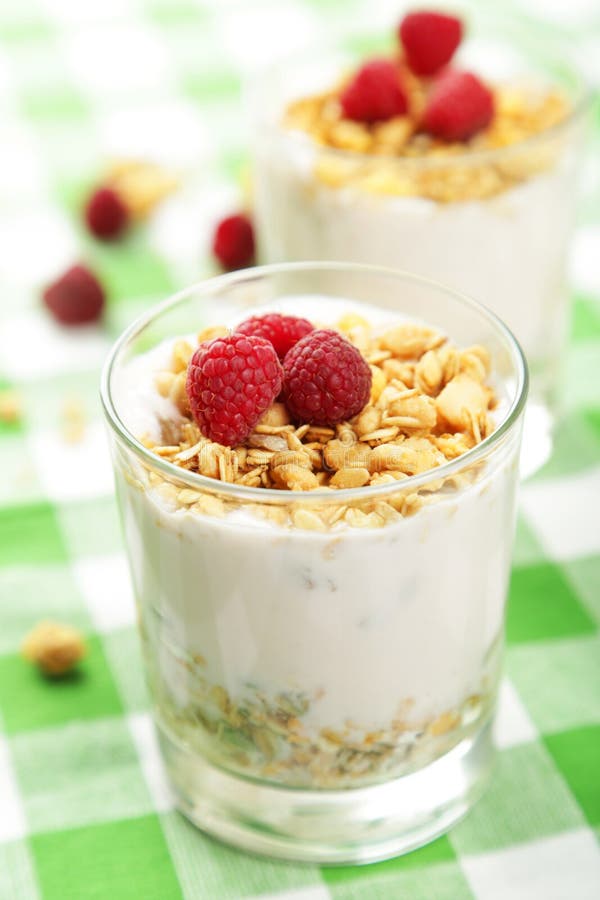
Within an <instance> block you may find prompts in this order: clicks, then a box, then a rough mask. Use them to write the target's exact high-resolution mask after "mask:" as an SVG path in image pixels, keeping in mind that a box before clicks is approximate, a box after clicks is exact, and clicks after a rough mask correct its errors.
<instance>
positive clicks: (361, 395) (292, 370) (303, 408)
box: [283, 329, 372, 425]
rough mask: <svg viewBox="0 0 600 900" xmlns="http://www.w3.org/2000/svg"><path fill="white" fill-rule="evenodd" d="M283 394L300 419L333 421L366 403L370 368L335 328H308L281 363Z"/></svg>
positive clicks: (358, 410) (341, 420)
mask: <svg viewBox="0 0 600 900" xmlns="http://www.w3.org/2000/svg"><path fill="white" fill-rule="evenodd" d="M283 373H284V380H283V394H284V398H285V402H286V404H287V407H288V409H289V411H290V412H291V414H292V416H294V418H295V419H297V420H298V421H301V422H311V423H312V424H314V425H335V424H336V423H337V422H343V421H344V419H350V418H351V417H352V416H355V415H356V414H357V413H359V412H360V411H361V409H363V407H364V406H366V404H367V403H368V400H369V396H370V393H371V380H372V375H371V369H370V368H369V366H368V364H367V362H366V361H365V360H364V359H363V357H362V356H361V354H360V352H359V351H358V350H357V349H356V347H354V346H353V345H352V344H351V343H350V341H347V340H346V338H344V337H342V335H341V334H338V332H337V331H330V330H329V329H320V330H318V331H311V333H310V334H307V335H306V337H303V338H302V340H300V341H298V343H297V344H296V345H295V346H294V347H292V349H291V350H290V352H289V353H288V355H287V356H286V358H285V361H284V363H283Z"/></svg>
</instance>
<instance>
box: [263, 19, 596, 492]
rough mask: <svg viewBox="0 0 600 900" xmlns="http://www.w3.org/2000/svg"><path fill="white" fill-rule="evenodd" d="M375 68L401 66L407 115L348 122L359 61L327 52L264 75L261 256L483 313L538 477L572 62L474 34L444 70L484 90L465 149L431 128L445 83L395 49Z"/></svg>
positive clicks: (559, 299)
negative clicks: (400, 278)
mask: <svg viewBox="0 0 600 900" xmlns="http://www.w3.org/2000/svg"><path fill="white" fill-rule="evenodd" d="M559 49H560V48H559ZM538 50H539V48H538ZM557 53H558V51H557ZM378 58H384V59H385V60H387V61H390V62H391V61H393V62H394V64H397V66H398V72H399V78H400V79H401V82H402V84H403V90H404V91H405V92H406V94H407V96H408V108H407V110H406V111H405V112H404V113H403V114H401V115H395V116H391V117H390V118H388V119H383V120H377V121H372V122H362V121H354V120H352V119H351V118H348V116H347V115H346V114H345V113H344V110H343V108H342V104H341V102H340V101H341V98H342V96H343V91H344V88H345V86H347V85H348V83H349V79H351V78H352V77H353V75H354V74H355V73H356V72H357V71H358V68H359V65H360V61H357V59H356V57H355V56H352V55H350V54H347V53H343V52H340V51H339V50H335V49H332V48H330V50H329V52H327V51H321V52H320V53H319V55H312V56H307V57H305V58H301V59H296V60H287V61H286V63H285V64H284V65H282V66H281V67H280V69H279V71H272V70H271V71H268V72H267V73H266V74H265V75H264V77H261V78H260V79H258V81H257V83H256V85H255V91H254V95H253V106H254V110H255V115H256V131H255V212H256V220H257V229H258V237H259V247H260V253H261V260H262V261H264V262H267V263H274V262H283V261H286V260H303V259H304V260H313V259H322V260H328V259H331V260H342V261H350V262H361V263H368V264H373V265H382V266H391V267H396V268H400V269H408V270H410V271H414V272H416V273H418V274H421V275H425V276H427V277H430V278H434V279H437V280H439V281H440V282H442V283H444V284H447V285H449V286H450V287H453V288H455V289H456V290H459V291H464V292H465V293H467V294H469V295H470V296H472V297H474V298H475V299H477V300H479V301H480V302H481V303H484V304H485V305H486V306H489V307H490V308H491V309H492V310H494V312H495V313H496V314H497V315H498V316H500V317H501V318H502V319H503V321H505V322H506V323H507V324H508V325H509V327H510V328H511V329H512V331H513V332H514V334H515V335H516V337H517V338H518V340H519V342H520V343H521V346H522V347H523V350H524V352H525V354H526V356H527V360H528V364H529V367H530V372H531V379H532V390H531V398H530V403H529V409H528V421H527V422H526V426H525V438H524V447H523V460H522V472H523V474H525V475H527V474H530V473H531V472H532V471H534V470H535V469H536V468H538V467H539V466H540V465H541V464H542V463H543V462H544V461H545V460H546V458H547V457H548V455H549V453H550V451H551V446H552V444H551V431H552V422H553V418H554V416H555V414H556V411H557V403H558V399H559V396H558V394H559V391H558V388H559V384H560V365H561V360H562V358H563V355H564V348H565V343H566V336H567V333H568V293H567V289H566V284H565V274H566V273H565V268H566V259H567V250H568V243H569V237H570V235H571V231H572V227H573V222H574V214H575V207H576V196H577V191H576V182H577V173H578V168H579V165H580V160H581V148H582V135H583V133H584V123H585V113H586V110H587V108H588V100H589V97H588V95H587V92H586V90H585V88H584V86H583V85H582V84H581V81H580V79H579V77H578V75H577V73H576V72H575V70H573V69H572V67H570V66H569V64H568V62H567V58H566V57H564V58H563V57H561V55H560V54H558V55H557V56H553V54H552V51H551V50H550V51H549V50H547V48H543V49H542V51H541V52H539V53H537V54H536V48H535V44H528V45H527V46H526V47H520V46H519V42H518V35H517V39H515V35H513V34H511V33H510V32H509V31H508V30H507V29H506V28H505V29H504V33H503V29H502V28H496V27H494V36H493V38H492V37H489V36H488V35H487V34H486V31H485V29H483V30H482V32H481V34H478V35H477V36H476V37H475V38H473V39H471V38H470V36H467V38H466V39H465V41H464V42H463V45H461V46H460V48H459V50H458V52H457V56H456V58H455V59H453V60H452V62H451V64H450V65H451V67H453V68H454V69H456V70H457V71H460V72H464V71H469V72H472V73H475V75H476V76H477V77H478V79H479V80H480V81H481V82H482V83H483V84H484V85H485V86H486V88H487V89H488V90H489V91H490V92H491V95H492V98H493V104H494V111H493V117H492V119H491V121H489V122H488V124H487V125H486V126H485V127H483V128H482V129H481V130H480V131H478V132H477V133H476V134H474V135H473V136H472V137H469V138H468V139H464V140H459V139H454V140H444V139H442V138H439V137H435V136H432V135H430V134H428V133H426V132H425V131H424V130H423V128H422V118H423V113H424V110H425V108H426V104H427V98H428V97H430V96H431V95H432V93H433V91H434V90H435V85H436V80H437V79H438V77H442V76H441V75H440V76H438V75H437V73H436V74H435V75H432V76H430V77H418V76H415V74H414V73H413V72H411V71H410V69H409V68H408V67H407V65H406V61H405V59H403V57H402V51H401V50H400V49H399V48H398V46H397V45H395V46H392V42H391V41H390V48H389V49H388V50H387V51H386V53H385V54H380V56H379V57H378ZM557 60H558V62H557ZM364 61H365V60H364V59H363V62H364ZM549 73H550V74H549ZM442 74H443V72H442Z"/></svg>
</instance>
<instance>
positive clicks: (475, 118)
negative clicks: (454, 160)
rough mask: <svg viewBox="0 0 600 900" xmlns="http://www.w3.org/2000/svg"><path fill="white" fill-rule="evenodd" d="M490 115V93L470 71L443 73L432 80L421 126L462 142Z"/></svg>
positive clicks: (491, 106) (435, 134)
mask: <svg viewBox="0 0 600 900" xmlns="http://www.w3.org/2000/svg"><path fill="white" fill-rule="evenodd" d="M493 116H494V96H493V94H492V92H491V91H490V90H489V89H488V88H487V87H486V86H485V84H483V82H481V81H480V80H479V79H478V78H476V77H475V75H471V73H470V72H453V71H451V70H449V71H447V72H444V73H443V74H442V75H440V77H439V78H438V79H437V80H436V82H435V84H434V86H433V90H432V92H431V95H430V97H429V100H428V101H427V106H426V108H425V112H424V114H423V120H422V122H421V125H422V127H423V129H424V130H425V131H428V132H429V134H433V135H434V136H435V137H438V138H442V139H443V140H445V141H466V140H468V139H469V138H471V137H473V135H474V134H476V133H477V132H478V131H481V129H482V128H485V127H486V125H489V124H490V122H491V121H492V118H493Z"/></svg>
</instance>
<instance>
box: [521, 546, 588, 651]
mask: <svg viewBox="0 0 600 900" xmlns="http://www.w3.org/2000/svg"><path fill="white" fill-rule="evenodd" d="M593 631H595V626H594V622H593V621H592V619H591V618H590V616H589V615H588V613H587V611H586V610H585V609H584V608H583V607H582V606H581V604H580V603H579V600H578V598H577V594H576V593H575V591H574V590H573V588H572V587H571V585H570V584H569V582H568V581H567V579H566V578H565V576H564V574H563V572H562V570H561V569H560V567H559V566H557V565H554V564H553V563H549V562H548V563H540V564H539V565H532V566H524V567H523V568H520V569H514V571H513V573H512V577H511V581H510V591H509V601H508V618H507V623H506V633H507V638H508V642H509V644H516V643H521V642H523V641H539V640H544V639H547V638H557V637H569V636H570V635H574V634H586V633H589V632H593Z"/></svg>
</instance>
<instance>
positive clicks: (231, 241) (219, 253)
mask: <svg viewBox="0 0 600 900" xmlns="http://www.w3.org/2000/svg"><path fill="white" fill-rule="evenodd" d="M212 249H213V253H214V255H215V256H216V257H217V259H218V260H219V262H220V263H221V265H222V266H223V268H224V269H243V268H244V267H245V266H251V265H252V263H253V262H254V229H253V227H252V222H251V221H250V219H249V218H248V216H246V215H244V213H236V214H235V215H233V216H227V218H225V219H222V220H221V221H220V222H219V224H218V225H217V227H216V229H215V234H214V237H213V245H212Z"/></svg>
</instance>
